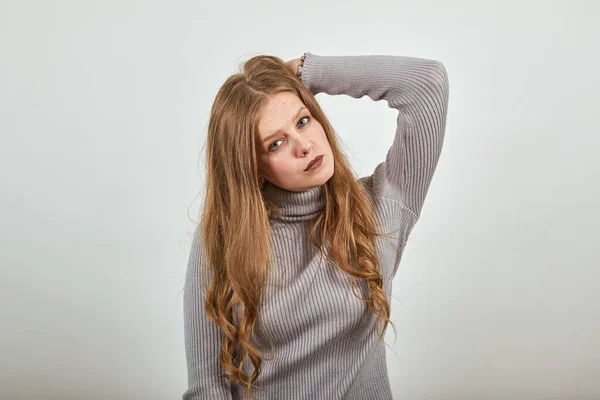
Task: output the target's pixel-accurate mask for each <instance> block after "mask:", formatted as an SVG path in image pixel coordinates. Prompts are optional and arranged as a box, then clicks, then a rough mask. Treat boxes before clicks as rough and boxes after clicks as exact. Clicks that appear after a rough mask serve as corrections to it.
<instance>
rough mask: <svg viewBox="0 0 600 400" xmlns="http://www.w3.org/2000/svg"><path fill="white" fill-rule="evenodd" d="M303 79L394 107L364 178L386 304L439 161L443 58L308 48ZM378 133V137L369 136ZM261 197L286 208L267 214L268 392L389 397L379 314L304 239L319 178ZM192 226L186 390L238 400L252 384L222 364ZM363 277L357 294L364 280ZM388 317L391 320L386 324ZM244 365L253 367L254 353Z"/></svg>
mask: <svg viewBox="0 0 600 400" xmlns="http://www.w3.org/2000/svg"><path fill="white" fill-rule="evenodd" d="M301 80H302V82H303V83H304V84H305V85H306V86H307V87H308V88H309V89H310V90H311V92H312V93H314V94H318V93H326V94H329V95H341V94H345V95H348V96H351V97H354V98H360V97H362V96H364V95H367V96H369V97H370V98H371V99H373V100H375V101H379V100H385V101H386V102H387V104H388V106H389V107H390V108H393V109H396V110H398V116H397V119H396V121H397V125H396V131H395V136H394V140H393V143H392V145H391V147H390V148H389V150H388V152H387V154H386V157H385V160H384V161H382V162H381V163H380V164H378V165H377V167H376V168H375V170H374V172H373V173H372V174H371V175H368V176H365V177H362V178H360V179H361V180H362V182H363V183H364V184H365V185H366V187H367V188H368V190H370V191H371V193H372V194H373V198H372V201H373V202H374V209H375V212H376V213H377V214H378V216H379V217H380V218H381V220H382V223H383V226H382V227H380V229H382V230H383V231H384V232H387V233H390V232H392V236H393V239H390V238H380V239H378V240H377V251H378V256H379V259H380V263H381V264H380V265H381V269H382V270H381V272H382V274H383V276H384V282H385V284H384V291H385V293H386V297H387V300H388V302H390V305H391V304H392V303H391V291H392V279H393V278H394V276H395V275H396V271H397V268H398V265H399V264H400V260H401V257H402V253H403V250H404V247H405V245H406V241H407V239H408V236H409V234H410V232H411V230H412V229H413V227H414V225H415V223H416V222H417V219H418V218H419V215H420V213H421V209H422V207H423V203H424V201H425V196H426V193H427V191H428V188H429V186H430V183H431V180H432V177H433V174H434V171H435V169H436V166H437V163H438V159H439V156H440V152H441V149H442V143H443V140H444V131H445V127H446V115H447V110H448V79H447V74H446V69H445V67H444V65H443V64H442V63H440V62H439V61H434V60H428V59H422V58H414V57H404V56H390V55H360V56H319V55H315V54H312V53H307V54H306V58H305V60H304V65H303V66H302V67H301ZM374 138H375V139H376V140H377V137H376V136H374ZM264 194H265V197H266V198H268V199H270V200H271V201H273V202H275V203H277V204H278V205H279V206H281V207H282V215H275V214H269V215H270V217H269V218H270V221H271V225H272V228H273V239H274V240H273V242H274V247H275V253H276V256H277V264H278V268H275V269H273V270H272V271H270V274H269V278H268V279H269V280H268V283H267V285H266V289H265V295H264V304H263V305H262V308H261V311H260V315H259V320H260V329H261V331H262V332H265V333H266V334H267V335H268V337H270V339H271V340H272V342H273V344H274V353H273V352H272V351H271V348H270V346H269V344H268V343H266V344H265V346H264V347H261V348H260V350H261V351H262V352H263V354H265V355H266V356H267V358H269V357H271V356H273V359H272V360H264V361H263V364H262V372H261V375H260V377H259V379H258V381H257V382H256V385H257V386H258V387H259V389H257V388H253V390H252V393H253V394H254V395H255V396H256V398H257V399H261V400H263V399H264V400H287V399H307V400H308V399H310V400H320V399H322V400H334V399H345V400H379V399H380V400H390V399H392V393H391V388H390V382H389V376H388V372H387V364H386V346H385V343H384V342H379V343H378V342H377V340H378V335H377V332H376V329H375V324H376V321H377V315H376V314H373V313H372V312H371V311H370V309H369V308H368V305H367V304H366V303H365V302H364V301H361V300H359V299H358V298H356V297H355V296H354V294H353V293H352V289H351V286H350V281H349V279H348V276H347V275H346V274H345V273H343V272H341V271H340V270H339V269H337V268H336V267H334V266H332V265H330V264H329V263H327V262H326V261H323V262H322V263H321V262H320V258H319V256H318V255H316V254H315V253H314V252H313V251H312V250H311V249H310V246H309V243H308V232H309V229H310V227H311V226H312V223H313V221H314V218H315V217H316V216H317V215H319V213H321V212H322V211H323V209H324V206H325V202H324V197H323V196H324V189H323V187H322V186H320V187H316V188H312V189H310V190H308V191H305V192H290V191H287V190H284V189H282V188H279V187H277V186H275V185H272V184H267V185H266V187H265V189H264ZM201 240H202V238H201V232H200V231H199V228H196V231H195V234H194V239H193V243H192V248H191V251H190V256H189V261H188V268H187V274H186V278H185V286H184V305H183V306H184V322H185V323H184V329H185V348H186V359H187V368H188V389H187V390H186V391H185V392H184V394H183V397H182V398H183V399H184V400H186V399H190V400H191V399H193V400H200V399H203V400H223V399H232V400H237V399H242V398H243V391H244V389H245V387H240V386H239V385H237V384H232V383H230V381H229V380H228V379H226V378H221V379H219V376H220V375H221V374H223V373H225V370H224V369H223V367H222V366H221V362H220V352H221V346H222V344H223V337H224V335H223V333H222V332H221V331H220V329H219V327H218V326H217V325H216V324H214V323H213V322H212V321H211V320H209V319H208V318H207V317H206V314H205V311H204V296H205V294H206V293H205V291H204V288H203V287H201V286H200V282H199V271H200V268H201V260H202V259H203V258H204V253H203V249H202V247H201ZM361 283H364V282H363V281H357V282H356V284H355V289H356V292H357V294H358V295H361V296H362V297H366V295H367V292H366V285H361ZM390 329H391V326H389V327H388V331H389V330H390ZM244 370H245V372H246V373H248V374H250V373H251V372H252V370H253V367H252V365H251V363H250V362H249V359H248V358H247V359H246V364H245V367H244Z"/></svg>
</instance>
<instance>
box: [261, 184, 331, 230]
mask: <svg viewBox="0 0 600 400" xmlns="http://www.w3.org/2000/svg"><path fill="white" fill-rule="evenodd" d="M262 193H263V197H264V198H265V200H268V201H269V202H271V203H274V204H276V205H277V206H278V207H280V208H281V212H280V213H279V214H277V213H274V212H272V211H270V210H269V217H270V218H274V219H279V220H284V221H301V220H307V219H312V218H314V217H316V216H317V215H319V213H320V212H321V211H322V210H323V209H324V208H325V188H324V185H321V186H316V187H314V188H311V189H308V190H305V191H302V192H292V191H289V190H286V189H283V188H280V187H278V186H276V185H274V184H272V183H270V182H266V183H265V187H264V188H263V189H262Z"/></svg>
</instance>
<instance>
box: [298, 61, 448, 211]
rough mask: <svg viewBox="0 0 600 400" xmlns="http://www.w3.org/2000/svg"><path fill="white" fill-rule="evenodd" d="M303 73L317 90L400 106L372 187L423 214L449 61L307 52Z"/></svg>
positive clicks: (440, 132)
mask: <svg viewBox="0 0 600 400" xmlns="http://www.w3.org/2000/svg"><path fill="white" fill-rule="evenodd" d="M299 71H300V73H301V80H302V81H303V83H304V84H305V85H306V86H307V87H308V88H309V89H310V90H311V92H312V93H313V94H318V93H321V92H322V93H326V94H330V95H339V94H345V95H348V96H352V97H354V98H361V97H363V96H365V95H367V96H369V97H370V98H371V99H373V100H375V101H378V100H386V101H387V103H388V106H389V107H391V108H394V109H396V110H398V117H397V126H396V134H395V137H394V141H393V143H392V145H391V147H390V148H389V150H388V152H387V155H386V157H385V161H383V162H381V163H380V164H379V165H377V167H376V168H375V171H374V173H373V191H374V193H375V194H376V195H377V196H380V197H385V198H389V199H392V200H396V201H399V202H401V203H402V204H403V205H404V206H405V207H406V208H408V209H409V210H410V211H412V212H413V213H414V214H415V215H416V216H417V217H418V216H419V214H420V212H421V208H422V206H423V203H424V201H425V196H426V194H427V190H428V189H429V184H430V182H431V179H432V177H433V173H434V171H435V168H436V166H437V162H438V159H439V156H440V153H441V149H442V143H443V140H444V131H445V128H446V115H447V111H448V89H449V88H448V76H447V73H446V69H445V67H444V65H443V64H442V63H441V62H439V61H434V60H428V59H423V58H415V57H405V56H392V55H358V56H319V55H315V54H312V53H306V58H305V60H304V64H303V65H302V66H300V68H299ZM369 134H372V135H373V134H376V133H375V132H370V133H369ZM374 137H376V136H374Z"/></svg>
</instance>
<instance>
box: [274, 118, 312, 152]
mask: <svg viewBox="0 0 600 400" xmlns="http://www.w3.org/2000/svg"><path fill="white" fill-rule="evenodd" d="M303 119H306V120H307V121H306V123H304V124H301V125H300V126H301V127H302V126H304V125H306V124H308V119H310V117H302V118H300V119H299V120H298V122H300V121H302V120H303ZM281 141H282V140H276V141H274V142H273V143H271V144H270V145H269V151H275V150H277V149H278V148H279V147H280V146H277V147H271V146H273V145H274V144H275V143H277V142H281Z"/></svg>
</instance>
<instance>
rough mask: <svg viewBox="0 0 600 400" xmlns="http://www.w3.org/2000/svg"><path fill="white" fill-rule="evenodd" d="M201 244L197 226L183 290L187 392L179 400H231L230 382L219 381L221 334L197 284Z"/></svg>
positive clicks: (221, 367)
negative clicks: (206, 309)
mask: <svg viewBox="0 0 600 400" xmlns="http://www.w3.org/2000/svg"><path fill="white" fill-rule="evenodd" d="M201 245H202V244H201V241H200V236H199V227H197V228H196V231H195V233H194V239H193V243H192V246H191V250H190V255H189V260H188V266H187V273H186V276H185V284H184V289H183V319H184V336H185V352H186V360H187V370H188V389H187V390H186V391H185V392H184V393H183V396H182V399H183V400H231V398H232V396H231V382H230V381H229V379H227V378H219V376H220V375H222V374H224V373H225V369H224V368H223V366H222V365H221V360H220V354H221V348H222V346H223V338H224V334H223V332H222V331H221V329H220V328H219V327H218V326H217V325H216V324H215V323H214V322H213V321H212V320H210V319H209V318H208V317H207V316H206V313H205V311H204V304H205V300H204V296H205V291H203V290H202V287H201V285H200V281H199V279H200V275H199V271H200V269H201V268H200V266H201V260H202V258H201V256H202V247H201ZM207 278H209V276H208V277H207ZM207 282H208V281H207Z"/></svg>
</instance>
